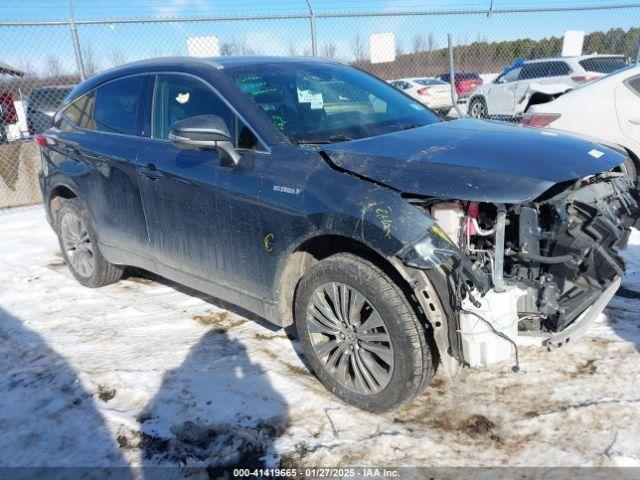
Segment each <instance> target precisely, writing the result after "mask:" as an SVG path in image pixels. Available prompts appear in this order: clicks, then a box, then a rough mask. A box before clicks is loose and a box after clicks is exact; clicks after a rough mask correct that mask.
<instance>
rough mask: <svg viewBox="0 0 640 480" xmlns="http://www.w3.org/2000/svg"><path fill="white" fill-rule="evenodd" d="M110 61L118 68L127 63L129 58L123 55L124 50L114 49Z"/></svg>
mask: <svg viewBox="0 0 640 480" xmlns="http://www.w3.org/2000/svg"><path fill="white" fill-rule="evenodd" d="M109 61H110V62H111V65H112V66H114V67H117V66H118V65H122V64H123V63H126V62H127V58H126V57H125V55H124V53H122V50H116V49H113V50H111V54H110V55H109Z"/></svg>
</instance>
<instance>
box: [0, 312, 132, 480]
mask: <svg viewBox="0 0 640 480" xmlns="http://www.w3.org/2000/svg"><path fill="white" fill-rule="evenodd" d="M0 405H2V408H0V432H2V433H1V434H0V466H1V467H3V470H4V474H6V475H8V478H12V475H13V474H16V475H18V476H20V475H24V476H23V477H21V478H29V477H30V478H34V477H38V478H48V479H56V478H105V477H106V476H114V478H115V477H117V478H124V479H126V478H132V476H131V471H130V470H129V467H128V464H127V462H126V461H125V459H124V458H123V456H122V454H121V451H120V450H119V448H118V445H117V444H116V442H115V441H114V439H113V438H112V435H111V433H110V431H109V430H108V428H107V427H106V425H105V424H104V421H103V418H102V416H101V414H100V412H99V410H98V409H97V408H96V405H95V403H94V398H93V396H92V395H91V394H89V393H88V392H87V391H86V390H85V389H84V388H83V386H82V381H81V380H80V378H79V377H78V375H77V374H76V372H75V370H74V369H73V367H72V366H71V365H70V364H69V363H68V362H67V361H66V360H65V358H64V357H63V356H61V355H60V354H58V353H57V352H56V351H55V350H54V349H53V348H51V347H50V346H49V345H48V344H47V342H46V341H45V340H44V339H43V338H42V337H41V336H40V335H38V334H37V333H35V332H34V331H32V330H30V329H29V328H28V327H26V326H25V324H24V322H23V321H22V320H21V319H20V318H18V317H16V316H14V315H12V314H11V313H9V312H7V311H6V310H4V309H2V308H0ZM79 466H87V467H79ZM89 466H90V467H89ZM7 467H11V468H8V469H7ZM14 467H15V468H14ZM20 467H23V468H24V467H28V470H26V471H25V470H23V468H20ZM29 472H31V473H29ZM4 474H0V476H2V477H3V478H5V477H4V476H3V475H4ZM31 475H32V476H31Z"/></svg>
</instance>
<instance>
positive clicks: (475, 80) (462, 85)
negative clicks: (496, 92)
mask: <svg viewBox="0 0 640 480" xmlns="http://www.w3.org/2000/svg"><path fill="white" fill-rule="evenodd" d="M454 75H455V82H456V93H457V94H458V100H466V99H468V98H469V95H471V92H473V90H474V89H475V88H476V87H479V86H480V85H482V78H480V75H478V74H477V73H470V72H456V73H455V74H454ZM436 78H437V79H439V80H442V81H443V82H447V83H451V74H450V73H443V74H442V75H438V76H437V77H436Z"/></svg>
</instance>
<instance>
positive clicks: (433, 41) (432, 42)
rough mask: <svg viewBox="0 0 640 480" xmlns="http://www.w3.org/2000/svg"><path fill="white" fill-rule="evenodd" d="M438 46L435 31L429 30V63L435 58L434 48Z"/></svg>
mask: <svg viewBox="0 0 640 480" xmlns="http://www.w3.org/2000/svg"><path fill="white" fill-rule="evenodd" d="M435 48H436V39H435V38H434V36H433V32H429V34H428V35H427V51H428V52H429V53H428V56H427V65H431V60H432V58H433V50H434V49H435Z"/></svg>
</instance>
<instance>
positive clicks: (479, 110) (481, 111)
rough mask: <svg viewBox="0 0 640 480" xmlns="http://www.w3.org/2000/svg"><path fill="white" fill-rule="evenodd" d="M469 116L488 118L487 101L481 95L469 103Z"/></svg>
mask: <svg viewBox="0 0 640 480" xmlns="http://www.w3.org/2000/svg"><path fill="white" fill-rule="evenodd" d="M469 116H470V117H472V118H481V119H482V118H487V117H488V116H489V115H488V110H487V102H485V101H484V99H483V98H481V97H476V98H474V99H473V100H472V101H471V103H469Z"/></svg>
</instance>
